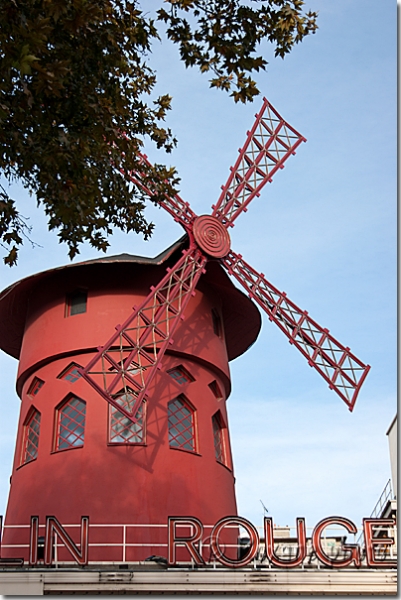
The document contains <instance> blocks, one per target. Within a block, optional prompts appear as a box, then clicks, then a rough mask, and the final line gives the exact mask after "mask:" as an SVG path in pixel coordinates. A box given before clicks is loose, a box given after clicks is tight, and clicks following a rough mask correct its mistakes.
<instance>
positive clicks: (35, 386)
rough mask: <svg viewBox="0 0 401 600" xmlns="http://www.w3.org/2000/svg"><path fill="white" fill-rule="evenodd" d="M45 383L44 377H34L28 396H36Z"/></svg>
mask: <svg viewBox="0 0 401 600" xmlns="http://www.w3.org/2000/svg"><path fill="white" fill-rule="evenodd" d="M43 384H44V381H43V379H39V377H34V378H33V380H32V383H31V385H30V386H29V389H28V396H31V397H32V398H33V397H34V396H36V394H37V393H38V391H39V390H40V388H41V387H42V385H43Z"/></svg>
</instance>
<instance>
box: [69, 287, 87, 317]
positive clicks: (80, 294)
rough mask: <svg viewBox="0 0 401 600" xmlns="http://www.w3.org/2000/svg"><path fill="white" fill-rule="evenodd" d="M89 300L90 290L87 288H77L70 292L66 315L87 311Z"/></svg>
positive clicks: (70, 315)
mask: <svg viewBox="0 0 401 600" xmlns="http://www.w3.org/2000/svg"><path fill="white" fill-rule="evenodd" d="M87 300H88V292H87V291H86V290H76V291H75V292H73V293H72V294H68V296H67V300H66V311H65V312H66V316H67V317H72V316H74V315H81V314H82V313H86V305H87Z"/></svg>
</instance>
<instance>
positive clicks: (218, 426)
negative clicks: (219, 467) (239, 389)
mask: <svg viewBox="0 0 401 600" xmlns="http://www.w3.org/2000/svg"><path fill="white" fill-rule="evenodd" d="M212 426H213V440H214V454H215V456H216V460H218V461H219V462H221V463H222V464H223V465H225V464H226V457H225V448H224V434H223V424H222V418H221V414H220V411H219V412H217V413H216V414H215V415H213V417H212Z"/></svg>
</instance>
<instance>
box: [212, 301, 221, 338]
mask: <svg viewBox="0 0 401 600" xmlns="http://www.w3.org/2000/svg"><path fill="white" fill-rule="evenodd" d="M212 321H213V331H214V333H215V334H216V335H218V336H219V338H221V337H223V326H222V323H221V317H220V315H219V313H218V311H217V309H216V308H212Z"/></svg>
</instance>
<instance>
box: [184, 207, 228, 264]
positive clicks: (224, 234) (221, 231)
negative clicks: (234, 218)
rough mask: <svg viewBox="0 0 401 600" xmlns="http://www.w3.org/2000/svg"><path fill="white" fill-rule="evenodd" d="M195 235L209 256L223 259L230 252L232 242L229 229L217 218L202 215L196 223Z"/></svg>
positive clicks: (201, 247)
mask: <svg viewBox="0 0 401 600" xmlns="http://www.w3.org/2000/svg"><path fill="white" fill-rule="evenodd" d="M193 234H194V238H195V241H196V243H197V244H198V246H199V247H200V249H201V250H203V251H204V252H205V253H206V254H208V255H209V256H213V258H223V257H224V256H226V255H227V254H228V252H229V250H230V246H231V242H230V236H229V235H228V231H227V229H226V228H225V227H224V225H222V224H221V223H220V221H219V220H218V219H216V217H212V216H210V215H202V216H201V217H197V218H196V219H195V222H194V228H193Z"/></svg>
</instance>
